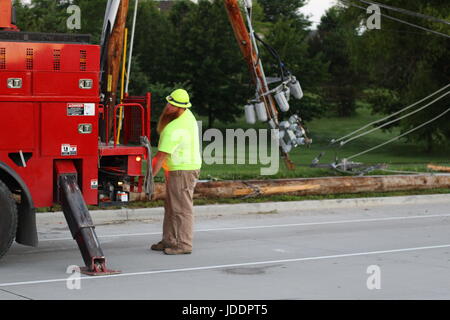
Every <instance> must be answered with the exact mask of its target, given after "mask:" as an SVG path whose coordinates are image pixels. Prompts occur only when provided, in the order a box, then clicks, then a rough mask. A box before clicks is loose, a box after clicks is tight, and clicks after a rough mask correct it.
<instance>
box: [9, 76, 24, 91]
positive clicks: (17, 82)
mask: <svg viewBox="0 0 450 320" xmlns="http://www.w3.org/2000/svg"><path fill="white" fill-rule="evenodd" d="M21 88H22V78H8V89H21Z"/></svg>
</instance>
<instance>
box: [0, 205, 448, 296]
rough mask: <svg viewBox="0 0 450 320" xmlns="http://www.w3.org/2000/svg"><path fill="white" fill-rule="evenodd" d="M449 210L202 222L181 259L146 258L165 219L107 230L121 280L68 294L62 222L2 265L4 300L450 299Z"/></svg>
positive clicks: (71, 245)
mask: <svg viewBox="0 0 450 320" xmlns="http://www.w3.org/2000/svg"><path fill="white" fill-rule="evenodd" d="M449 205H450V202H449V203H443V202H440V203H435V204H433V205H430V204H427V205H401V206H400V205H399V206H393V205H389V206H373V207H367V208H358V209H354V208H353V209H352V208H340V209H317V210H311V211H308V212H304V211H297V212H296V211H291V212H279V213H272V214H268V213H265V214H250V215H249V214H241V215H232V216H224V215H223V216H217V217H209V218H198V219H197V221H196V234H195V247H194V251H193V253H192V254H191V255H183V256H167V255H164V254H163V253H159V252H154V251H150V250H148V247H149V246H150V244H152V243H155V242H157V241H159V240H160V237H161V233H160V229H161V221H142V222H127V223H122V224H110V225H102V226H98V227H97V233H98V235H99V236H100V241H101V243H102V246H103V249H104V251H105V254H106V255H107V257H108V264H109V266H110V268H113V269H118V270H121V271H122V274H120V275H117V276H105V277H101V278H95V277H86V276H82V278H81V281H80V288H79V289H72V290H70V289H68V287H67V284H68V281H67V278H68V277H69V274H67V273H66V270H67V267H68V266H69V265H76V264H81V263H82V260H81V256H80V254H79V252H78V250H77V247H76V244H75V242H74V241H73V240H71V239H70V233H69V231H68V229H67V228H66V226H65V225H63V224H61V225H60V224H58V225H39V232H40V239H41V243H40V247H39V248H29V247H23V246H20V245H17V244H15V245H13V247H12V249H11V251H10V252H9V254H8V255H7V256H6V257H5V258H4V259H3V260H2V261H1V262H0V299H232V300H236V299H237V300H240V299H450V209H449V207H450V206H449ZM218 214H219V213H218ZM368 272H369V273H368ZM369 278H370V279H369ZM368 279H369V281H368ZM368 282H369V287H370V288H371V289H369V287H368ZM69 283H72V284H76V282H73V281H72V282H70V281H69Z"/></svg>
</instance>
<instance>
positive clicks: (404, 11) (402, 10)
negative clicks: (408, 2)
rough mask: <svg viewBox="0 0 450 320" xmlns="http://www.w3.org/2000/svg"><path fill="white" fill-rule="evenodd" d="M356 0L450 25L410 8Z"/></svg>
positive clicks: (360, 0) (447, 22)
mask: <svg viewBox="0 0 450 320" xmlns="http://www.w3.org/2000/svg"><path fill="white" fill-rule="evenodd" d="M358 1H359V2H362V3H365V4H370V5H372V4H375V5H377V6H379V7H382V8H385V9H388V10H392V11H397V12H400V13H404V14H407V15H410V16H413V17H419V18H424V19H427V20H431V21H434V22H440V23H444V24H446V25H449V26H450V22H449V21H446V20H443V19H440V18H436V17H433V16H428V15H426V14H423V13H419V12H414V11H410V10H406V9H402V8H397V7H393V6H389V5H387V4H383V3H379V2H375V1H366V0H358Z"/></svg>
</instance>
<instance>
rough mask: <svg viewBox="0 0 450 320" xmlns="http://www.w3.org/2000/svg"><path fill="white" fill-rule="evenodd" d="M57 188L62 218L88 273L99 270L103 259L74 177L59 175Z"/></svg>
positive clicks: (93, 227)
mask: <svg viewBox="0 0 450 320" xmlns="http://www.w3.org/2000/svg"><path fill="white" fill-rule="evenodd" d="M59 188H60V197H61V198H60V200H61V205H62V208H63V211H64V216H65V217H66V220H67V223H68V225H69V229H70V232H71V233H72V236H73V238H74V240H75V241H76V242H77V244H78V247H79V249H80V252H81V255H82V257H83V260H84V263H85V264H86V267H87V269H88V271H90V272H94V271H96V270H98V269H99V267H100V269H101V268H102V266H104V265H105V257H104V254H103V251H102V249H101V247H100V243H99V241H98V238H97V235H96V233H95V226H94V223H93V222H92V218H91V215H90V213H89V210H88V208H87V206H86V202H85V201H84V198H83V195H82V193H81V190H80V188H79V187H78V183H77V177H76V175H61V176H60V177H59ZM98 271H100V272H101V270H98Z"/></svg>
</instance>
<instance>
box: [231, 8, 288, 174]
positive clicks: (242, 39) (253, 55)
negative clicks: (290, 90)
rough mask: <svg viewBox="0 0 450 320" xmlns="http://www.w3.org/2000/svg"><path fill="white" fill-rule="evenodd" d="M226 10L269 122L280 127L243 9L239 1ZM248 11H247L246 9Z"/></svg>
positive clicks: (283, 154) (282, 152)
mask: <svg viewBox="0 0 450 320" xmlns="http://www.w3.org/2000/svg"><path fill="white" fill-rule="evenodd" d="M224 1H225V8H226V10H227V13H228V18H229V20H230V23H231V26H232V27H233V31H234V35H235V37H236V40H237V43H238V45H239V48H240V49H241V52H242V55H243V56H244V60H245V61H246V62H247V65H248V68H249V71H250V74H251V75H252V79H253V81H254V83H255V85H256V86H257V88H258V93H259V95H260V96H261V97H262V100H263V101H262V102H264V105H265V107H266V111H267V115H268V117H269V120H273V122H274V124H276V125H278V124H279V120H278V111H277V109H276V107H275V101H274V98H273V97H272V95H270V94H267V93H268V92H269V91H270V90H269V86H268V85H267V82H266V77H265V74H264V70H263V66H262V63H261V59H260V57H259V56H258V54H257V48H255V47H254V45H253V43H252V39H251V38H250V35H249V31H248V29H247V27H246V26H245V21H244V17H243V16H242V12H241V8H240V6H239V3H238V0H224ZM245 10H247V9H245ZM281 154H282V157H283V158H284V159H285V162H286V166H287V167H288V169H290V170H292V169H294V164H293V162H292V161H291V160H290V159H289V155H288V154H287V153H285V152H284V151H283V150H281Z"/></svg>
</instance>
